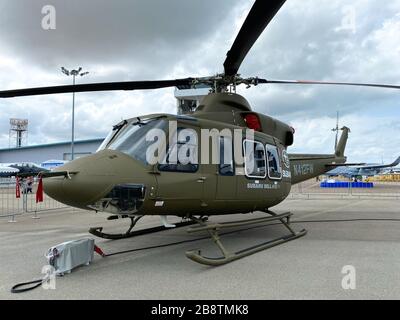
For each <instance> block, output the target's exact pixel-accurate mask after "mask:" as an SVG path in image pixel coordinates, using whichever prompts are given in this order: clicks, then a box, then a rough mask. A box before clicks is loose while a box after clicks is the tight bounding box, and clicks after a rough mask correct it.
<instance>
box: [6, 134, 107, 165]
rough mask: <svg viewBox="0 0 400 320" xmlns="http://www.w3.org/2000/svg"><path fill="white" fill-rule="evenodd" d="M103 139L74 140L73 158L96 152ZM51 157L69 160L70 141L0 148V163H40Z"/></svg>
mask: <svg viewBox="0 0 400 320" xmlns="http://www.w3.org/2000/svg"><path fill="white" fill-rule="evenodd" d="M103 140H104V138H103V139H90V140H81V141H75V143H74V154H75V155H74V157H75V159H76V158H80V157H83V156H86V155H89V154H92V153H94V152H96V150H97V148H98V147H99V146H100V145H101V143H102V142H103ZM51 159H56V160H71V142H59V143H51V144H42V145H33V146H25V147H19V148H7V149H0V163H10V162H34V163H37V164H41V163H42V162H44V161H47V160H51Z"/></svg>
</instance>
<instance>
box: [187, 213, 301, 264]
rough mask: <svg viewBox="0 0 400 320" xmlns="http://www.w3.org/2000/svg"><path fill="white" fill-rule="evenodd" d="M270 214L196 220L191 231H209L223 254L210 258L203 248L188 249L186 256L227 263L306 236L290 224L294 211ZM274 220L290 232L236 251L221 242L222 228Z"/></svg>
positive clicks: (214, 262)
mask: <svg viewBox="0 0 400 320" xmlns="http://www.w3.org/2000/svg"><path fill="white" fill-rule="evenodd" d="M268 213H269V214H271V215H272V216H271V217H264V218H257V219H249V220H241V221H237V222H223V223H216V224H211V223H210V224H208V223H205V222H203V221H196V222H197V223H199V224H200V226H198V227H191V228H189V229H188V232H189V233H195V232H200V231H207V232H208V233H209V234H210V237H211V239H212V240H213V241H214V242H215V244H216V245H217V246H218V248H219V249H220V250H221V252H222V256H221V257H218V258H209V257H205V256H203V255H202V254H201V250H198V251H187V252H186V257H188V258H189V259H191V260H193V261H195V262H198V263H200V264H204V265H208V266H220V265H224V264H227V263H229V262H232V261H235V260H238V259H241V258H243V257H246V256H249V255H251V254H254V253H256V252H259V251H262V250H265V249H268V248H271V247H274V246H277V245H280V244H283V243H285V242H288V241H291V240H295V239H298V238H300V237H302V236H305V235H306V234H307V231H306V230H305V229H303V230H302V231H300V232H295V231H294V230H293V229H292V228H291V226H290V217H291V216H292V213H290V212H287V213H284V214H279V215H278V214H275V213H273V212H270V211H268ZM272 221H280V222H281V223H282V224H283V225H284V226H285V227H286V228H287V229H288V230H289V231H290V234H289V235H286V236H283V237H280V238H277V239H274V240H270V241H267V242H264V243H260V244H258V245H255V246H252V247H249V248H246V249H243V250H240V251H237V252H235V253H231V252H229V251H228V250H227V249H226V248H225V247H224V246H223V245H222V243H221V240H220V237H219V234H218V232H219V231H220V230H222V229H225V228H235V227H243V226H248V225H255V224H261V223H266V222H272Z"/></svg>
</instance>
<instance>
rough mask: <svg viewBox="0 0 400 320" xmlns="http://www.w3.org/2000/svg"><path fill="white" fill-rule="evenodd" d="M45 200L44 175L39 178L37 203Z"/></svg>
mask: <svg viewBox="0 0 400 320" xmlns="http://www.w3.org/2000/svg"><path fill="white" fill-rule="evenodd" d="M38 202H43V181H42V177H40V178H39V185H38V188H37V190H36V203H38Z"/></svg>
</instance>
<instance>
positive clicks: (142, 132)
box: [99, 118, 168, 164]
mask: <svg viewBox="0 0 400 320" xmlns="http://www.w3.org/2000/svg"><path fill="white" fill-rule="evenodd" d="M167 126H168V124H167V122H166V121H165V120H161V119H159V118H155V119H147V120H140V119H138V121H136V122H133V123H129V124H128V123H126V124H125V125H124V126H123V127H121V128H119V130H118V129H116V130H118V131H116V130H113V131H112V132H111V133H110V135H109V136H111V138H109V141H108V142H107V143H104V142H103V144H105V146H103V149H111V150H117V151H121V152H123V153H125V154H127V155H129V156H131V157H133V158H135V159H136V160H139V161H141V162H143V163H145V164H147V161H146V152H147V149H148V147H149V146H150V145H151V144H152V143H154V141H146V135H147V133H148V132H149V131H150V130H152V129H161V130H164V131H165V130H166V128H167ZM106 140H107V138H106ZM106 140H105V142H106ZM103 149H100V148H99V150H103Z"/></svg>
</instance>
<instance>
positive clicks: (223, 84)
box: [192, 74, 259, 93]
mask: <svg viewBox="0 0 400 320" xmlns="http://www.w3.org/2000/svg"><path fill="white" fill-rule="evenodd" d="M199 84H202V85H206V86H209V87H210V88H211V90H210V92H212V93H220V92H236V87H237V86H238V85H241V84H245V85H246V86H247V88H250V87H251V86H257V85H258V84H259V79H258V78H257V77H252V78H242V77H240V75H239V74H237V75H234V76H227V75H225V74H217V75H215V76H211V77H203V78H195V79H193V81H192V87H193V88H196V85H199Z"/></svg>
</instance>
